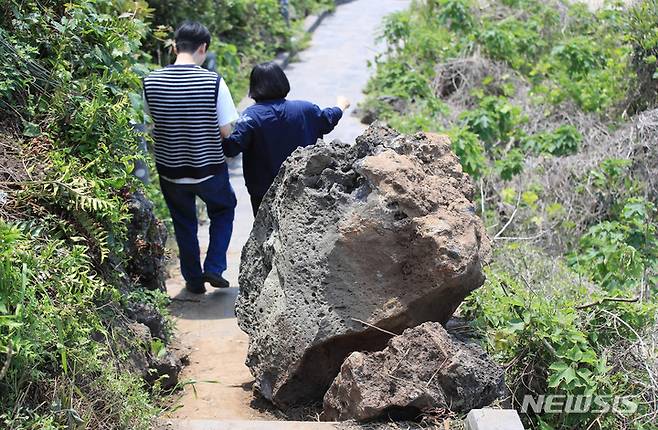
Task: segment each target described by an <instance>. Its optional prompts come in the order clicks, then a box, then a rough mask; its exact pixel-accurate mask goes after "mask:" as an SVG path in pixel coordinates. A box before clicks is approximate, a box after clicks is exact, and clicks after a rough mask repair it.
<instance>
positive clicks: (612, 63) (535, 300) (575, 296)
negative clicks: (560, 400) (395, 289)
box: [361, 0, 658, 429]
mask: <svg viewBox="0 0 658 430" xmlns="http://www.w3.org/2000/svg"><path fill="white" fill-rule="evenodd" d="M656 23H658V3H657V2H656V1H655V0H644V1H641V2H636V3H633V5H632V6H628V7H626V6H624V5H623V4H621V3H611V2H610V3H606V4H605V5H604V6H603V7H602V8H600V9H599V10H597V11H591V10H589V9H588V8H587V6H586V5H584V4H580V3H573V4H572V3H569V2H562V1H557V0H550V1H538V0H492V1H481V2H478V1H476V0H417V1H414V2H413V4H412V6H411V8H410V9H409V10H407V11H404V12H401V13H397V14H394V15H391V16H390V17H388V19H387V21H386V23H385V25H384V27H383V31H382V37H383V38H384V39H385V40H386V41H387V43H388V46H389V49H388V51H387V52H385V53H384V54H383V55H381V56H380V57H379V58H378V59H377V61H376V64H375V67H376V72H375V75H374V77H373V78H372V79H371V80H370V82H369V84H368V87H367V99H366V101H365V103H364V104H363V106H361V111H362V115H363V118H364V119H365V120H366V121H372V120H374V119H380V120H384V121H386V122H388V123H389V124H390V125H391V126H393V127H395V128H397V129H399V130H400V131H404V132H416V131H421V130H422V131H432V132H443V133H447V134H448V135H449V136H450V137H451V138H452V146H453V149H454V151H455V152H456V153H457V154H458V155H459V156H460V159H461V162H462V166H463V168H464V170H465V171H466V172H468V173H469V174H471V176H472V177H473V179H474V182H475V183H476V184H477V185H478V194H479V196H478V202H477V205H478V210H479V212H480V214H481V216H482V217H483V219H484V221H485V223H486V225H487V228H488V230H489V233H490V235H491V237H492V238H493V239H494V243H495V249H496V251H495V255H494V263H493V264H492V265H491V266H490V267H488V269H487V272H488V280H487V283H486V285H485V286H484V287H483V288H482V289H480V290H478V291H476V292H475V293H474V294H472V296H471V297H470V298H469V299H468V300H467V302H466V303H465V304H464V305H462V308H461V313H462V315H464V316H467V317H469V318H470V319H472V321H473V326H474V328H475V330H476V331H477V332H478V333H479V335H480V336H481V339H482V343H483V344H484V345H485V346H486V348H487V350H488V351H489V352H490V353H492V354H494V356H495V357H497V359H498V360H499V362H500V363H502V364H504V365H505V367H506V369H507V370H506V371H507V383H508V386H509V388H510V398H509V400H510V402H511V404H512V405H513V406H514V407H516V408H520V405H521V404H522V401H523V398H524V396H525V395H532V396H537V395H539V394H551V393H555V394H572V395H581V396H592V395H619V396H628V397H626V400H627V401H628V402H631V403H632V404H633V405H632V406H634V407H635V406H636V407H637V412H635V413H634V414H632V415H628V414H624V413H621V412H620V411H618V410H616V411H613V412H612V413H609V414H595V413H591V412H587V411H585V412H583V413H575V414H555V413H553V414H550V413H539V414H535V413H533V412H529V413H527V414H524V415H523V418H524V420H525V423H526V425H528V426H529V427H531V428H541V429H560V428H561V429H567V428H583V429H585V428H586V429H613V428H620V429H621V428H629V429H631V428H632V429H650V428H657V427H656V423H657V422H658V403H657V401H658V384H657V381H658V379H657V378H658V351H657V350H656V340H657V337H658V334H657V332H658V328H657V326H656V315H657V314H656V311H657V310H658V309H657V304H658V301H657V300H656V294H658V215H657V212H656V206H657V204H658V187H657V185H656V177H657V175H658V146H657V144H658V137H657V136H658V110H655V108H656V104H657V101H658V99H657V97H656V95H657V94H656V88H658V87H657V84H658V80H657V79H658V73H657V72H656V54H658V33H656Z"/></svg>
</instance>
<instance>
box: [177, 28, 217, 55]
mask: <svg viewBox="0 0 658 430" xmlns="http://www.w3.org/2000/svg"><path fill="white" fill-rule="evenodd" d="M174 40H175V41H176V50H177V51H178V52H187V53H189V54H193V53H194V52H195V51H196V50H197V49H199V46H201V45H203V44H204V43H205V44H207V45H208V46H210V32H209V31H208V29H207V28H206V26H205V25H203V24H201V23H200V22H196V21H185V22H184V23H183V24H181V26H180V27H178V30H176V33H175V34H174ZM208 46H207V47H206V49H207V48H208Z"/></svg>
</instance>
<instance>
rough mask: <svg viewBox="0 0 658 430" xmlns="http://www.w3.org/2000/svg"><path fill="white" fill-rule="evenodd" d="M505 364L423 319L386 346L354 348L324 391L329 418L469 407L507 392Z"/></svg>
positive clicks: (402, 414) (415, 413)
mask: <svg viewBox="0 0 658 430" xmlns="http://www.w3.org/2000/svg"><path fill="white" fill-rule="evenodd" d="M503 376H504V371H503V369H502V368H501V367H500V366H498V365H497V364H495V363H494V362H492V361H491V359H489V358H488V356H487V355H486V353H485V352H484V351H483V350H482V349H481V348H480V347H479V346H477V345H475V344H469V343H464V342H462V341H459V340H457V339H455V338H453V337H452V336H451V335H450V334H448V332H447V331H446V330H445V329H444V328H443V327H442V326H441V325H440V324H438V323H431V322H428V323H424V324H421V325H420V326H418V327H414V328H410V329H407V330H405V331H404V333H403V334H402V335H400V336H395V337H394V338H392V339H391V340H390V342H389V343H388V346H387V347H386V349H384V350H383V351H379V352H374V353H363V352H354V353H352V354H351V355H350V356H349V357H347V359H346V360H345V362H344V363H343V365H342V367H341V369H340V373H339V374H338V376H337V377H336V379H335V380H334V382H333V384H332V385H331V387H330V388H329V391H327V394H326V395H325V396H324V415H325V419H327V420H332V421H333V420H340V421H343V420H350V419H354V420H358V421H369V420H372V419H375V418H379V417H387V418H388V417H389V416H390V417H392V418H405V419H415V418H417V417H418V416H419V415H420V414H421V413H423V412H426V411H428V410H437V409H439V410H441V409H442V410H451V411H453V412H468V411H469V410H471V409H474V408H481V407H484V406H487V405H489V404H490V403H491V402H492V401H494V400H495V399H497V398H499V397H501V396H502V395H503V394H504V390H505V384H504V381H503Z"/></svg>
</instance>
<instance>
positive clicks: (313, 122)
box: [222, 62, 350, 216]
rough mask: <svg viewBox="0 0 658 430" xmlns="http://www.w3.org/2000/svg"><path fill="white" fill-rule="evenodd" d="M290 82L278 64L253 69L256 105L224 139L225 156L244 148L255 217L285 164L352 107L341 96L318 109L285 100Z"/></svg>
mask: <svg viewBox="0 0 658 430" xmlns="http://www.w3.org/2000/svg"><path fill="white" fill-rule="evenodd" d="M289 92H290V83H289V82H288V78H287V77H286V74H285V73H284V72H283V70H282V69H281V67H279V66H278V65H277V64H276V63H274V62H268V63H262V64H259V65H257V66H255V67H254V68H253V70H252V71H251V76H250V79H249V97H251V98H252V99H254V100H255V101H256V104H254V105H253V106H250V107H249V108H247V109H246V110H245V111H244V112H243V114H242V116H241V117H240V118H239V119H238V121H237V122H236V123H235V126H234V127H235V128H234V130H233V133H232V134H231V135H230V136H229V137H228V138H224V139H223V140H222V143H223V146H224V154H226V155H227V156H228V157H235V156H236V155H238V154H239V153H240V152H242V154H243V155H242V157H243V160H242V165H243V171H244V179H245V182H246V185H247V190H248V191H249V196H250V197H251V207H252V209H253V212H254V216H255V215H256V213H257V212H258V207H259V206H260V203H261V201H262V200H263V197H264V196H265V193H266V192H267V190H268V189H269V188H270V185H272V182H274V178H276V175H277V174H278V173H279V168H281V165H282V164H283V162H284V161H285V160H286V158H288V156H289V155H290V154H292V153H293V151H294V150H295V149H297V148H298V147H305V146H309V145H313V144H315V143H316V142H317V140H318V139H320V138H322V137H323V136H324V135H325V134H327V133H329V132H331V131H332V130H333V129H334V127H336V125H337V124H338V121H340V119H341V118H342V116H343V112H344V111H345V110H346V109H347V108H348V107H349V106H350V102H349V101H348V100H347V99H346V98H345V97H338V100H337V105H338V106H336V107H330V108H327V109H320V108H319V107H318V106H317V105H314V104H313V103H310V102H307V101H301V100H286V96H287V95H288V93H289Z"/></svg>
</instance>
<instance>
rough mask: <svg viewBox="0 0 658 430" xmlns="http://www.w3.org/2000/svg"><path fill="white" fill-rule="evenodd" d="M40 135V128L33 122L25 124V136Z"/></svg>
mask: <svg viewBox="0 0 658 430" xmlns="http://www.w3.org/2000/svg"><path fill="white" fill-rule="evenodd" d="M40 134H41V129H40V128H39V126H38V125H36V124H35V123H33V122H27V123H25V127H24V128H23V136H27V137H37V136H39V135H40Z"/></svg>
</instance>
